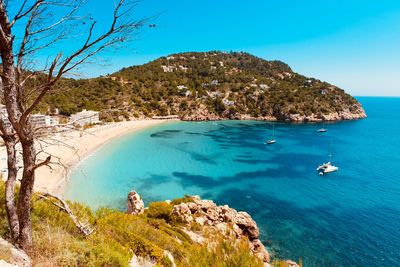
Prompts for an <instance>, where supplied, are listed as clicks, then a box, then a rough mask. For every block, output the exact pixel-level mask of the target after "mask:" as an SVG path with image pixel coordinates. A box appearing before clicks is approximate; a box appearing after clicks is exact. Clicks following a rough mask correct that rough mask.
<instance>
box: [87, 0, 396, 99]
mask: <svg viewBox="0 0 400 267" xmlns="http://www.w3.org/2000/svg"><path fill="white" fill-rule="evenodd" d="M88 2H89V3H88V12H90V13H92V14H97V15H95V17H97V18H101V19H102V21H101V23H104V25H105V21H106V20H105V19H104V18H106V17H107V15H109V14H110V11H111V10H110V8H112V6H113V2H114V1H113V0H101V1H95V0H89V1H88ZM99 3H101V4H99ZM159 13H161V14H160V16H159V17H158V18H157V19H156V20H155V21H154V22H153V23H155V24H156V25H157V27H156V28H148V27H146V28H145V29H143V30H142V32H141V34H140V36H139V37H138V39H137V40H135V41H134V42H133V43H132V44H131V46H130V48H129V49H124V50H121V51H119V52H118V53H115V54H114V53H112V54H108V55H103V56H105V57H106V58H108V59H109V63H108V65H106V66H102V67H95V66H87V67H85V68H84V69H83V70H82V71H83V74H84V75H85V76H97V75H100V74H107V73H111V72H114V71H116V70H118V69H120V68H122V67H126V66H131V65H136V64H142V63H145V62H148V61H150V60H153V59H156V58H157V57H159V56H164V55H167V54H170V53H176V52H185V51H208V50H227V51H230V50H234V51H246V52H249V53H252V54H254V55H257V56H259V57H262V58H265V59H279V60H282V61H284V62H286V63H288V64H289V65H290V66H291V67H292V68H293V70H294V71H296V72H299V73H301V74H304V75H307V76H312V77H316V78H319V79H321V80H325V81H328V82H331V83H333V84H336V85H338V86H340V87H342V88H343V89H345V90H347V91H348V92H349V93H351V94H353V95H397V96H400V0H379V1H378V0H351V1H349V0H325V1H321V0H302V1H299V0H286V1H276V0H274V1H272V0H253V1H252V0H250V1H234V0H230V1H229V0H213V1H212V0H201V1H200V0H197V1H190V0H143V1H142V2H141V3H140V6H139V7H138V8H137V9H136V12H135V14H136V15H135V16H136V17H137V18H141V17H146V16H151V15H155V14H159ZM101 23H100V26H101Z"/></svg>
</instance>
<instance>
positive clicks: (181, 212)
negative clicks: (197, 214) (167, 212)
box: [172, 203, 193, 223]
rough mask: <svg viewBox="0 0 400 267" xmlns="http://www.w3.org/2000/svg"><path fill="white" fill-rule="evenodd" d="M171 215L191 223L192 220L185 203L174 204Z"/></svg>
mask: <svg viewBox="0 0 400 267" xmlns="http://www.w3.org/2000/svg"><path fill="white" fill-rule="evenodd" d="M172 215H173V216H176V217H177V218H178V219H179V220H181V221H182V222H185V223H191V222H192V221H193V216H192V212H191V211H190V209H189V207H188V205H187V204H186V203H181V204H179V205H175V206H174V208H173V210H172Z"/></svg>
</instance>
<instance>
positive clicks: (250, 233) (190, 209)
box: [127, 191, 299, 267]
mask: <svg viewBox="0 0 400 267" xmlns="http://www.w3.org/2000/svg"><path fill="white" fill-rule="evenodd" d="M167 202H168V203H170V201H167ZM145 210H146V208H145V206H144V203H143V200H142V199H141V198H140V196H139V194H137V193H136V192H135V191H132V192H130V193H129V194H128V201H127V213H129V214H132V215H139V214H142V213H143V212H144V211H145ZM172 214H173V216H175V217H176V218H178V219H179V221H180V222H182V223H183V226H182V227H183V230H184V231H185V232H186V234H187V235H188V236H189V237H190V238H191V239H192V241H194V242H197V243H207V244H210V246H212V243H213V238H215V236H216V235H222V236H225V237H227V238H232V236H233V237H234V239H236V240H241V239H243V238H245V239H246V240H248V242H249V247H250V249H251V253H253V254H254V255H255V256H256V257H258V258H259V259H261V260H262V261H263V262H264V266H271V265H270V263H271V256H270V253H269V252H268V251H267V249H266V248H265V247H264V245H263V244H262V243H261V241H260V239H259V237H260V230H259V228H258V226H257V223H256V222H255V221H254V220H253V219H252V218H251V216H250V215H249V214H248V213H247V212H244V211H237V210H235V209H233V208H230V207H229V206H228V205H223V206H218V205H217V204H215V203H214V202H213V201H212V200H202V199H200V197H199V196H191V197H187V198H185V202H183V203H180V204H177V205H174V207H173V211H172ZM133 260H134V262H135V263H137V262H139V261H140V259H138V258H137V257H134V259H133ZM141 260H142V262H143V259H141ZM285 263H286V266H288V267H299V265H297V263H295V262H293V261H290V260H287V261H286V262H285ZM132 266H134V265H132Z"/></svg>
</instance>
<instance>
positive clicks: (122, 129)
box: [0, 120, 165, 193]
mask: <svg viewBox="0 0 400 267" xmlns="http://www.w3.org/2000/svg"><path fill="white" fill-rule="evenodd" d="M163 122H165V121H163V120H139V121H125V122H118V123H111V124H106V125H98V126H95V127H92V128H89V129H86V130H84V131H82V130H81V131H79V130H72V129H67V130H65V131H63V132H59V133H55V134H52V135H50V136H47V137H44V138H42V139H40V140H39V141H38V147H37V150H38V151H39V150H43V152H42V153H41V154H40V155H39V156H38V158H39V159H43V158H45V157H47V156H48V155H51V156H52V164H51V168H48V167H46V166H44V167H41V168H39V169H38V170H37V172H36V181H35V190H36V191H42V192H52V193H60V192H61V191H62V188H63V186H65V185H66V184H67V183H66V177H67V174H68V172H69V171H70V170H71V169H72V168H73V167H74V166H75V165H76V164H77V163H79V161H81V160H82V159H84V158H85V157H87V156H88V155H90V153H92V152H93V151H95V150H96V149H97V148H99V147H100V146H102V145H103V144H105V143H107V142H108V141H110V140H112V139H114V138H118V137H121V136H123V135H125V134H128V133H132V132H134V131H137V130H140V129H144V128H146V127H149V126H153V125H157V124H160V123H163ZM0 159H1V160H0V169H1V170H2V173H3V176H5V175H6V171H5V170H6V168H7V159H6V151H5V147H2V148H1V151H0ZM19 165H21V164H19ZM21 172H22V171H20V173H21Z"/></svg>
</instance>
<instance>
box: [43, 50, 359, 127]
mask: <svg viewBox="0 0 400 267" xmlns="http://www.w3.org/2000/svg"><path fill="white" fill-rule="evenodd" d="M59 86H60V90H59V91H57V92H56V93H54V94H52V95H49V96H48V97H47V98H46V103H45V106H43V107H42V109H47V108H50V109H52V108H56V107H57V108H58V109H59V110H60V112H61V113H63V114H66V115H68V114H71V113H74V112H76V111H80V110H82V109H84V108H85V109H94V110H99V111H102V117H103V119H104V120H121V119H128V118H129V117H152V116H164V115H179V116H180V117H181V118H182V119H184V120H214V119H268V120H271V119H277V120H281V121H319V120H341V119H357V118H363V117H365V113H364V110H363V109H362V107H361V105H360V104H359V103H358V102H357V101H356V100H355V99H354V98H353V97H351V96H350V95H348V94H347V93H345V91H344V90H342V89H340V88H338V87H336V86H334V85H331V84H328V83H326V82H322V81H320V80H317V79H314V78H308V77H305V76H302V75H300V74H297V73H295V72H293V71H292V70H291V68H290V67H289V66H288V65H287V64H285V63H283V62H280V61H266V60H264V59H261V58H257V57H255V56H252V55H250V54H247V53H236V52H231V53H223V52H206V53H198V52H191V53H180V54H174V55H170V56H168V57H161V58H159V59H157V60H155V61H152V62H150V63H147V64H144V65H141V66H133V67H129V68H124V69H122V70H120V71H118V72H116V73H114V74H111V75H108V76H105V77H99V78H94V79H81V80H74V79H65V80H63V81H62V82H61V83H60V84H59Z"/></svg>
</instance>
